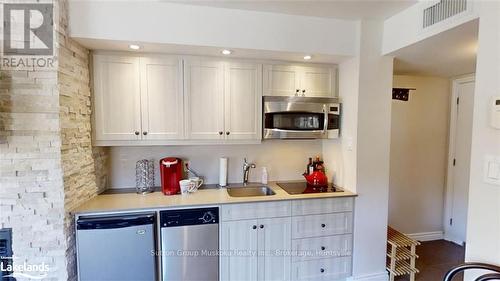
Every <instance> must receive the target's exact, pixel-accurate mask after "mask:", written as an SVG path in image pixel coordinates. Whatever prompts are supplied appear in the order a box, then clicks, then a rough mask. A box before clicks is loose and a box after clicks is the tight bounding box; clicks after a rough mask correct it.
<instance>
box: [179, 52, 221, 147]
mask: <svg viewBox="0 0 500 281" xmlns="http://www.w3.org/2000/svg"><path fill="white" fill-rule="evenodd" d="M223 74H224V67H223V64H222V63H221V62H219V61H215V60H205V59H197V58H189V59H186V60H185V61H184V89H185V91H186V94H185V105H184V108H185V115H186V122H185V126H186V137H187V138H188V139H193V140H217V139H224V136H223V133H224V96H223V95H224V87H223V86H224V76H223Z"/></svg>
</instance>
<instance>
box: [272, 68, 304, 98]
mask: <svg viewBox="0 0 500 281" xmlns="http://www.w3.org/2000/svg"><path fill="white" fill-rule="evenodd" d="M263 76H264V81H263V83H264V96H294V95H295V93H296V91H297V89H300V72H299V69H298V68H297V67H295V66H291V65H264V75H263Z"/></svg>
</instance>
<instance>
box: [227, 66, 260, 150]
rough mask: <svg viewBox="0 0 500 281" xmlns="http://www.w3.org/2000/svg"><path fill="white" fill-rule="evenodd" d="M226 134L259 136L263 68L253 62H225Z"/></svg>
mask: <svg viewBox="0 0 500 281" xmlns="http://www.w3.org/2000/svg"><path fill="white" fill-rule="evenodd" d="M224 76H225V79H224V83H225V86H224V93H225V94H224V104H225V106H224V108H225V110H224V115H225V118H224V119H225V124H224V125H225V126H224V129H225V135H226V136H225V137H226V139H228V140H260V139H261V131H262V130H261V128H262V125H261V120H262V116H261V115H262V113H261V111H262V109H261V108H262V70H261V65H260V64H255V63H233V62H230V63H226V64H225V67H224Z"/></svg>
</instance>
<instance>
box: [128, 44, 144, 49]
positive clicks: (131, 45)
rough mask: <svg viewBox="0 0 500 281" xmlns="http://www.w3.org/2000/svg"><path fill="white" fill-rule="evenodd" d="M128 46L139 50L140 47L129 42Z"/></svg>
mask: <svg viewBox="0 0 500 281" xmlns="http://www.w3.org/2000/svg"><path fill="white" fill-rule="evenodd" d="M128 47H129V48H130V49H132V50H139V49H140V48H141V46H139V45H135V44H130V45H128Z"/></svg>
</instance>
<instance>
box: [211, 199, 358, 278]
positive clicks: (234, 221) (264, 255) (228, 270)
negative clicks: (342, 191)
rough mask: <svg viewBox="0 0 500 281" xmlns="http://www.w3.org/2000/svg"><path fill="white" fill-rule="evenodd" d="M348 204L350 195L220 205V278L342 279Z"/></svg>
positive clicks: (346, 267) (347, 252)
mask: <svg viewBox="0 0 500 281" xmlns="http://www.w3.org/2000/svg"><path fill="white" fill-rule="evenodd" d="M353 205H354V199H353V198H326V199H310V200H291V201H275V202H259V203H242V204H228V205H223V206H222V207H221V224H220V227H221V235H220V241H221V243H220V245H221V246H220V249H221V266H220V278H221V280H227V281H229V280H230V281H244V280H252V281H254V280H259V281H277V280H311V281H313V280H345V279H346V278H347V277H349V276H351V267H352V258H351V256H352V240H353V238H352V219H353V218H352V211H353Z"/></svg>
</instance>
